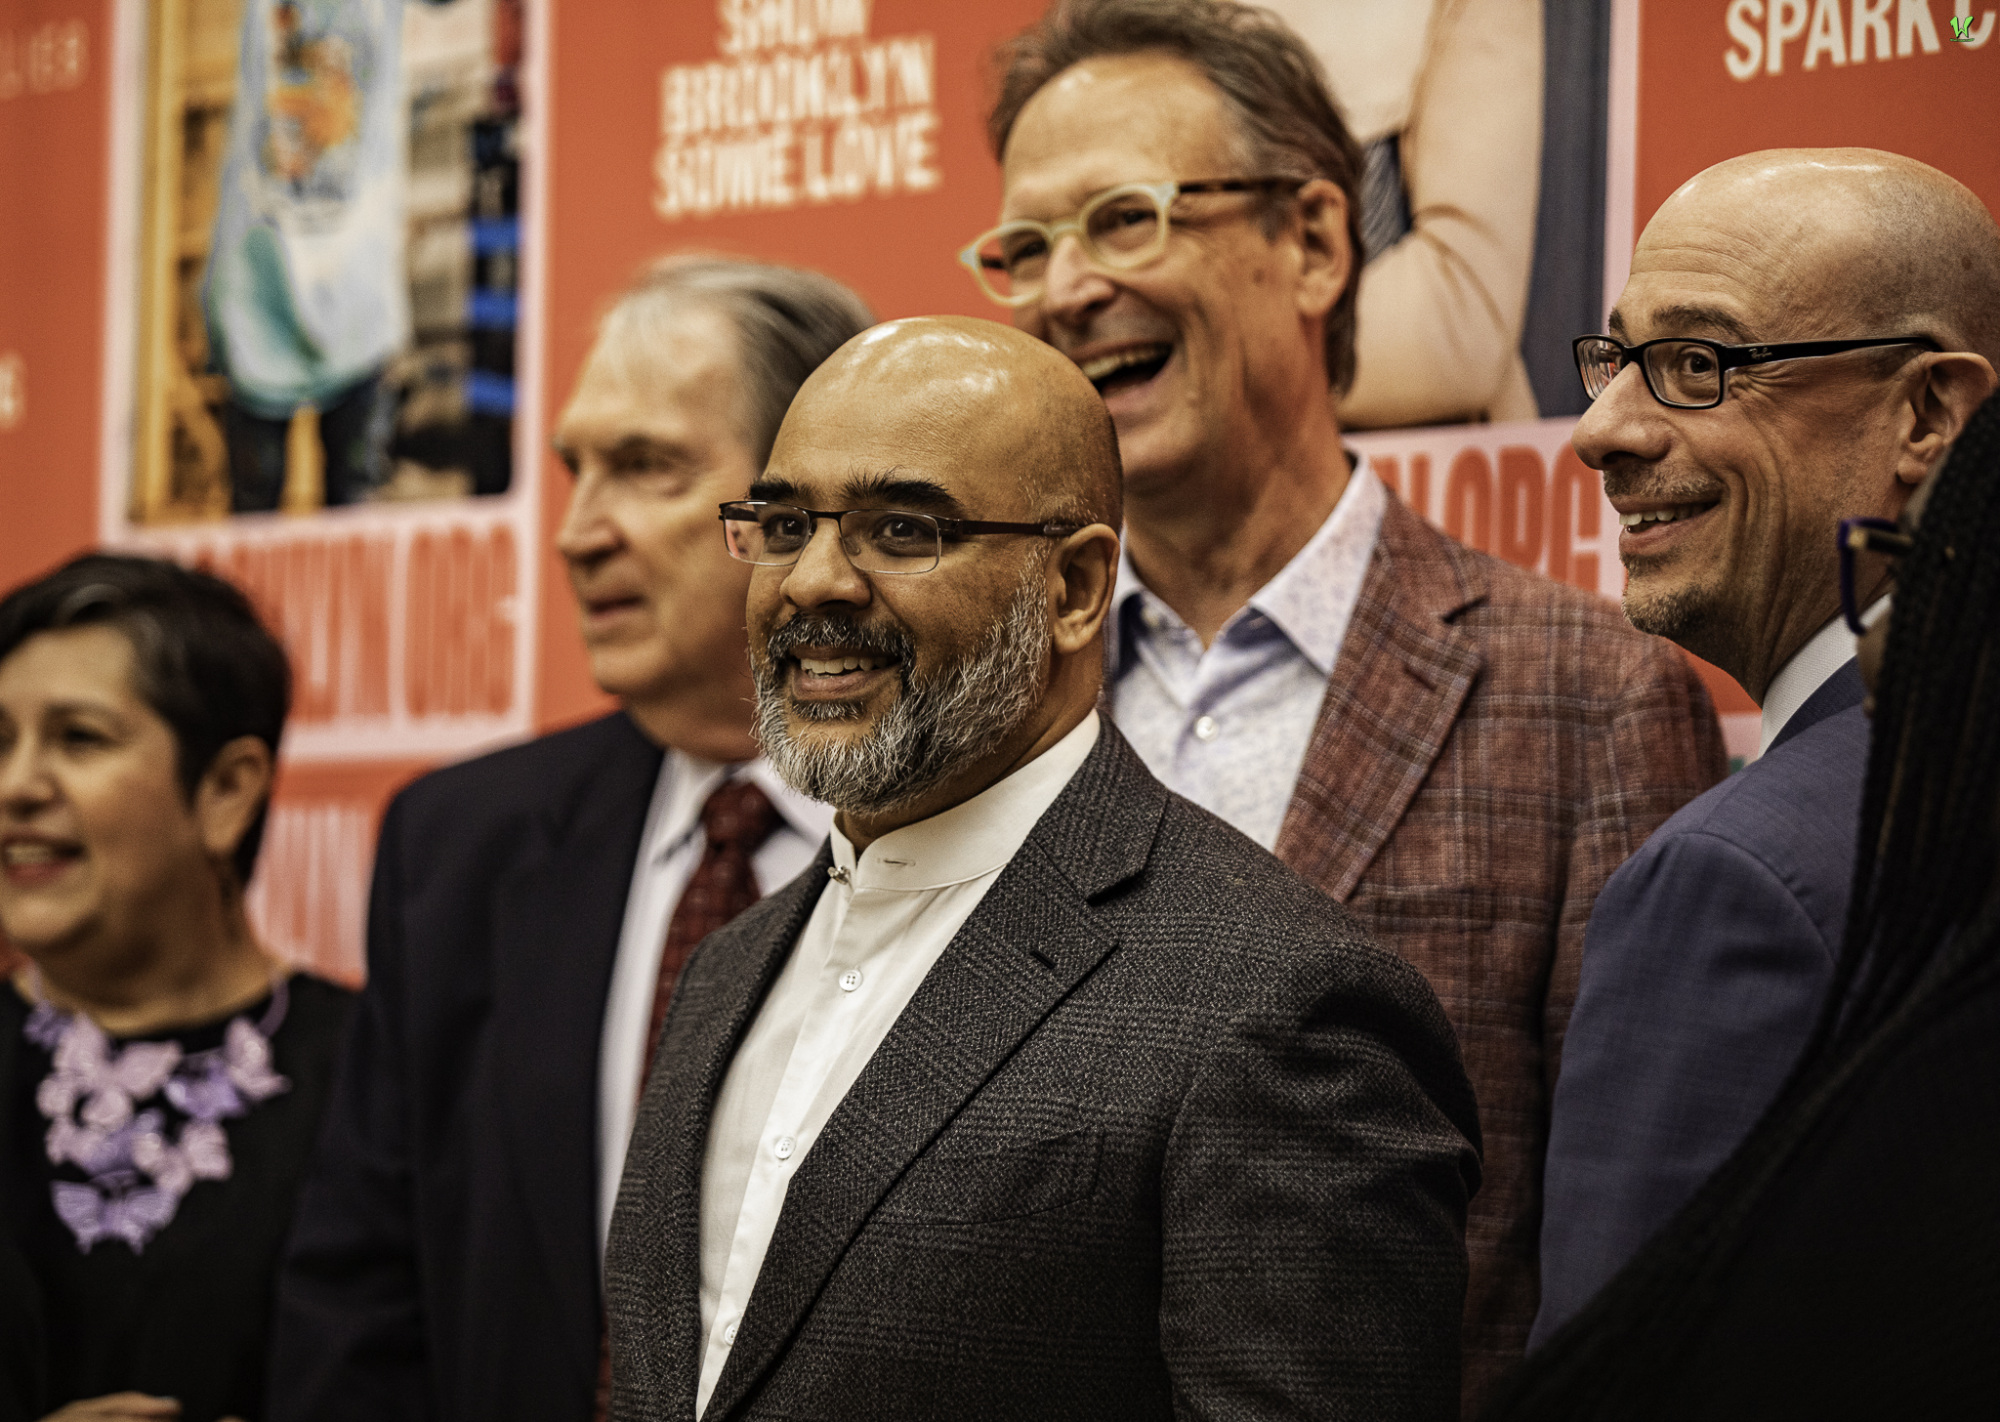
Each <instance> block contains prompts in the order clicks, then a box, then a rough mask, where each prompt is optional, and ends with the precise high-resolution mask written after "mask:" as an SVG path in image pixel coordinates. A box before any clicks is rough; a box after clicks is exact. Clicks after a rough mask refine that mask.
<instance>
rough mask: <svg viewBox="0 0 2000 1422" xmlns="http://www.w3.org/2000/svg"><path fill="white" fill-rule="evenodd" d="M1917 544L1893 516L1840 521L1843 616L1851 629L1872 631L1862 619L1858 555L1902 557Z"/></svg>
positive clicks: (1856, 634)
mask: <svg viewBox="0 0 2000 1422" xmlns="http://www.w3.org/2000/svg"><path fill="white" fill-rule="evenodd" d="M1914 543H1915V540H1914V539H1913V538H1911V537H1910V535H1909V534H1908V533H1906V532H1904V531H1903V526H1902V525H1901V524H1899V523H1897V522H1896V520H1894V519H1892V518H1844V519H1842V520H1841V521H1840V534H1839V545H1840V615H1841V616H1842V617H1844V618H1846V619H1847V627H1848V630H1849V631H1851V632H1852V633H1854V635H1855V636H1857V637H1859V636H1860V635H1861V634H1862V633H1864V632H1866V631H1867V630H1868V626H1867V624H1866V623H1864V622H1863V621H1862V620H1861V614H1862V613H1863V612H1864V611H1865V610H1866V609H1864V608H1863V607H1862V606H1861V590H1860V588H1858V587H1856V586H1855V583H1854V555H1855V554H1857V553H1860V552H1862V551H1863V550H1866V551H1867V552H1870V553H1880V554H1882V555H1883V556H1885V557H1887V558H1891V559H1896V558H1901V557H1902V556H1903V555H1904V554H1906V553H1908V552H1909V551H1910V549H1911V547H1912V546H1913V544H1914Z"/></svg>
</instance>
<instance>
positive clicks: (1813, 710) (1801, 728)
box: [1766, 658, 1868, 754]
mask: <svg viewBox="0 0 2000 1422" xmlns="http://www.w3.org/2000/svg"><path fill="white" fill-rule="evenodd" d="M1867 697H1868V688H1867V686H1866V685H1864V684H1863V683H1862V680H1861V663H1860V662H1858V661H1855V660H1854V659H1853V658H1849V659H1848V660H1847V661H1846V662H1844V663H1842V664H1841V666H1840V668H1839V670H1837V671H1835V672H1834V674H1833V675H1832V676H1830V677H1828V678H1827V679H1826V680H1825V681H1823V682H1821V683H1820V684H1819V688H1818V689H1817V690H1816V691H1814V692H1813V694H1812V695H1811V696H1808V697H1807V698H1806V699H1805V704H1804V705H1803V706H1801V707H1799V709H1798V710H1796V711H1794V712H1793V713H1792V719H1791V720H1789V721H1787V722H1785V724H1784V727H1783V728H1782V729H1781V730H1780V731H1779V732H1778V734H1777V735H1775V736H1773V737H1771V750H1776V749H1777V748H1778V747H1779V746H1781V745H1783V744H1784V743H1785V742H1786V741H1789V740H1790V739H1791V738H1792V737H1793V736H1796V735H1800V734H1802V733H1803V732H1806V731H1809V730H1811V729H1812V728H1813V727H1814V726H1817V725H1818V724H1819V723H1820V722H1822V721H1824V720H1825V719H1826V718H1827V717H1829V716H1838V715H1839V714H1840V713H1841V712H1843V711H1847V710H1851V709H1852V708H1854V707H1856V706H1859V705H1860V704H1861V703H1862V702H1863V701H1864V700H1866V699H1867ZM1766 754H1769V752H1768V751H1767V752H1766Z"/></svg>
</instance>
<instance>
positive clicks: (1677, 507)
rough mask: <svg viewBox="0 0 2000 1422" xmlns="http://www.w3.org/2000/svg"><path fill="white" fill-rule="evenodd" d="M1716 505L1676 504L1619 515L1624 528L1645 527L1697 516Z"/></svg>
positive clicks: (1619, 521) (1619, 520) (1677, 521)
mask: <svg viewBox="0 0 2000 1422" xmlns="http://www.w3.org/2000/svg"><path fill="white" fill-rule="evenodd" d="M1714 507H1715V503H1714V502H1710V503H1706V504H1674V505H1672V506H1670V507H1668V508H1664V509H1644V510H1642V511H1640V512H1638V513H1628V514H1620V515H1618V523H1619V526H1620V527H1622V528H1628V529H1637V528H1644V527H1645V526H1646V525H1648V524H1653V523H1679V522H1680V521H1681V520H1682V519H1689V518H1696V517H1699V516H1700V515H1702V514H1705V513H1707V512H1708V511H1709V510H1710V509H1712V508H1714Z"/></svg>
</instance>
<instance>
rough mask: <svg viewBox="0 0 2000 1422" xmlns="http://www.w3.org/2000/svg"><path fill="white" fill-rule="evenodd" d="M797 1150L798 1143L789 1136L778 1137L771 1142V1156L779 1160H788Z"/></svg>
mask: <svg viewBox="0 0 2000 1422" xmlns="http://www.w3.org/2000/svg"><path fill="white" fill-rule="evenodd" d="M798 1148H799V1143H798V1142H797V1141H795V1140H793V1139H792V1138H791V1137H790V1136H779V1137H778V1138H777V1139H776V1140H775V1141H773V1142H771V1154H772V1155H775V1156H776V1157H778V1159H780V1160H790V1159H791V1158H792V1152H793V1151H795V1150H797V1149H798Z"/></svg>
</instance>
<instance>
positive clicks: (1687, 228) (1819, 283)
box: [1610, 184, 1866, 343]
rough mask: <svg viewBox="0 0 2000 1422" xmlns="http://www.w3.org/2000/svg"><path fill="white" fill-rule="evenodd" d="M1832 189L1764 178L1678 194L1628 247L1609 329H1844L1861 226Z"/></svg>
mask: <svg viewBox="0 0 2000 1422" xmlns="http://www.w3.org/2000/svg"><path fill="white" fill-rule="evenodd" d="M1788 186H1794V187H1795V186H1796V185H1788ZM1831 196H1832V195H1831V194H1829V193H1828V192H1826V191H1825V190H1824V189H1820V190H1814V189H1809V188H1808V189H1803V190H1799V191H1786V190H1782V189H1776V188H1775V187H1774V186H1773V185H1768V184H1767V185H1761V186H1760V185H1750V184H1737V185H1733V186H1730V187H1727V188H1724V189H1722V190H1720V191H1709V190H1706V189H1697V190H1695V191H1692V192H1690V191H1687V190H1684V191H1683V192H1682V193H1680V194H1676V195H1675V197H1673V198H1671V199H1669V200H1668V202H1667V203H1666V204H1665V205H1664V206H1663V207H1662V208H1661V209H1660V211H1659V212H1658V213H1657V214H1656V215H1655V216H1654V218H1653V220H1652V221H1651V222H1649V223H1648V224H1647V225H1646V229H1645V231H1644V232H1643V233H1642V234H1641V236H1640V238H1639V243H1638V246H1637V247H1636V248H1635V249H1634V250H1633V253H1632V272H1631V276H1630V278H1629V279H1628V280H1627V282H1626V284H1625V288H1624V290H1623V291H1622V292H1620V293H1619V297H1618V302H1617V305H1616V306H1615V307H1614V308H1613V313H1612V318H1611V322H1610V330H1611V333H1612V334H1613V335H1615V336H1618V337H1620V338H1621V339H1624V340H1627V341H1642V340H1651V339H1653V338H1655V337H1659V336H1703V337H1707V338H1708V339H1710V340H1719V341H1726V342H1731V343H1746V342H1756V341H1783V340H1812V339H1816V338H1819V337H1823V336H1827V335H1831V334H1842V333H1844V332H1845V330H1846V324H1847V322H1848V320H1849V318H1850V316H1851V313H1852V312H1853V310H1854V309H1855V297H1854V292H1853V289H1852V285H1851V282H1852V277H1853V274H1854V260H1853V259H1854V258H1855V257H1856V256H1857V253H1858V247H1859V244H1861V243H1863V242H1864V241H1865V238H1866V234H1865V232H1864V231H1863V230H1862V229H1863V227H1864V226H1865V224H1863V223H1862V222H1860V220H1859V219H1858V217H1857V216H1856V215H1855V214H1854V213H1853V212H1852V211H1851V209H1843V208H1842V206H1841V205H1840V204H1839V203H1837V202H1833V201H1830V200H1829V199H1830V197H1831Z"/></svg>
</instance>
